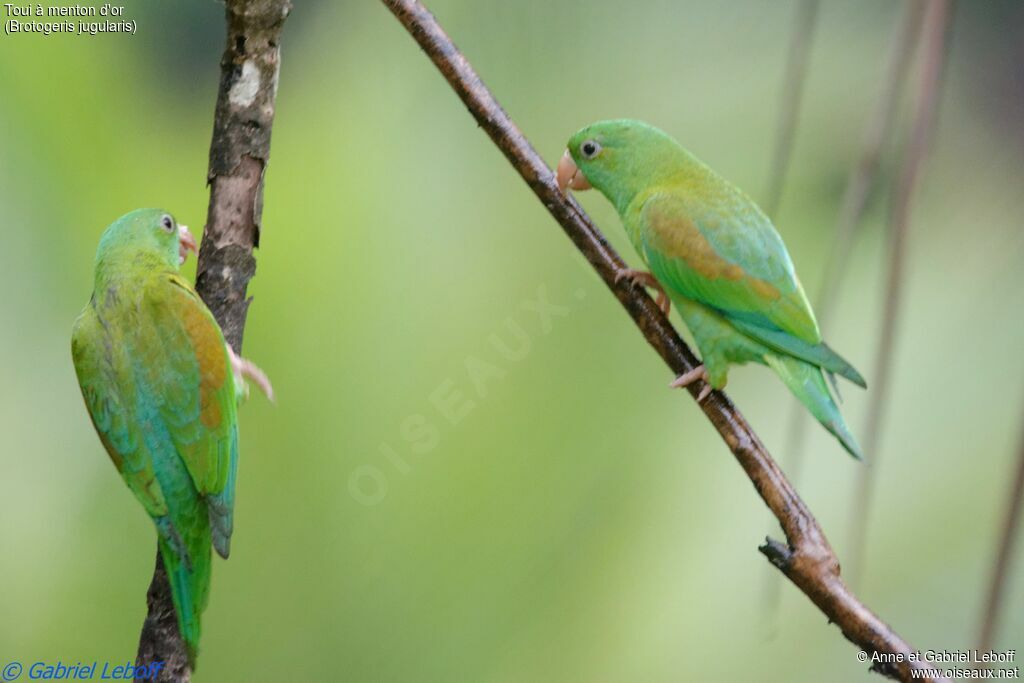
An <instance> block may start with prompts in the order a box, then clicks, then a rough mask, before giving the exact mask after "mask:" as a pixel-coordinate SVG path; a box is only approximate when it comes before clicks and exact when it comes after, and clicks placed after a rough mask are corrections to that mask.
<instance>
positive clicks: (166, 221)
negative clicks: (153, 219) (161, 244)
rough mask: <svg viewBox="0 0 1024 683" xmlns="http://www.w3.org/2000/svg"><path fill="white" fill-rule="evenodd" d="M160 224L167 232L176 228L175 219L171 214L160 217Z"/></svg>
mask: <svg viewBox="0 0 1024 683" xmlns="http://www.w3.org/2000/svg"><path fill="white" fill-rule="evenodd" d="M160 226H161V227H162V228H163V229H164V230H166V231H167V232H171V231H173V230H174V219H173V218H171V217H170V216H167V215H164V217H163V218H161V219H160Z"/></svg>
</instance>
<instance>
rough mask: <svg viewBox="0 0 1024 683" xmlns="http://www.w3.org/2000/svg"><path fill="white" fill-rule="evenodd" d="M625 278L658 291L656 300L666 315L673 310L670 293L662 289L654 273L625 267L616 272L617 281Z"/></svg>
mask: <svg viewBox="0 0 1024 683" xmlns="http://www.w3.org/2000/svg"><path fill="white" fill-rule="evenodd" d="M625 278H628V279H629V281H630V282H632V283H633V284H634V285H640V286H642V287H650V288H651V289H653V290H654V291H655V292H657V293H658V294H657V296H656V297H655V299H654V301H655V303H656V304H658V308H660V309H661V312H662V313H664V314H665V317H666V318H667V317H668V312H669V311H670V310H672V303H671V302H670V301H669V300H668V295H666V294H665V290H664V289H662V287H661V283H660V282H658V281H657V280H655V279H654V276H653V275H651V274H650V273H649V272H647V271H646V270H635V269H633V268H623V269H622V270H620V271H619V272H617V273H615V282H616V283H617V282H619V281H620V280H623V279H625Z"/></svg>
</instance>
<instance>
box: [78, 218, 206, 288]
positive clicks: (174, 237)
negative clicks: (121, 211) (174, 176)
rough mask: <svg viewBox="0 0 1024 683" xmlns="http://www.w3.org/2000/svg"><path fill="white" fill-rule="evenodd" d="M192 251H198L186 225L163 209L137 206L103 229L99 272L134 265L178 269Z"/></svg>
mask: <svg viewBox="0 0 1024 683" xmlns="http://www.w3.org/2000/svg"><path fill="white" fill-rule="evenodd" d="M190 251H191V252H193V253H195V251H196V240H195V238H194V237H192V233H190V232H189V231H188V227H187V226H184V225H178V223H177V221H175V220H174V217H173V216H171V214H169V213H167V212H166V211H163V210H162V209H136V210H135V211H132V212H131V213H126V214H125V215H123V216H121V217H120V218H118V219H117V220H116V221H114V222H113V223H111V224H110V226H108V227H107V229H106V230H104V231H103V236H102V237H100V246H99V248H97V250H96V273H97V275H100V274H101V272H109V271H113V270H119V269H122V268H132V267H142V268H163V267H170V268H172V269H174V270H177V269H178V267H179V266H180V265H181V264H182V263H184V262H185V258H186V256H187V255H188V252H190Z"/></svg>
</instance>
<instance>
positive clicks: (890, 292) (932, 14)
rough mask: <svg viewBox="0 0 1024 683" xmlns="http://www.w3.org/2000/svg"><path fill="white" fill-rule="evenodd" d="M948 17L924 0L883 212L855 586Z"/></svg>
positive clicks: (937, 1)
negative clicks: (885, 248) (913, 84)
mask: <svg viewBox="0 0 1024 683" xmlns="http://www.w3.org/2000/svg"><path fill="white" fill-rule="evenodd" d="M951 17H952V2H951V0H930V1H929V2H927V3H926V9H925V14H924V25H923V28H922V32H923V40H924V43H923V54H922V61H921V70H920V74H919V80H918V94H917V102H916V104H915V110H914V116H913V120H912V122H911V127H910V137H909V140H908V142H907V145H906V148H905V149H904V152H903V162H902V165H901V167H900V171H899V175H898V176H897V178H896V183H895V186H894V189H893V200H892V208H891V211H890V214H889V265H888V268H887V272H886V286H885V290H884V291H885V297H886V299H885V310H884V313H883V316H882V327H881V331H880V332H879V336H878V345H877V349H876V354H875V379H874V382H873V383H872V386H871V389H872V392H871V393H872V397H871V403H870V404H869V408H868V419H867V426H866V428H865V432H866V437H865V440H864V454H865V457H866V458H867V463H866V464H865V466H864V467H861V468H860V469H859V472H858V475H857V484H856V491H855V493H854V497H853V509H852V510H851V526H852V528H851V533H850V562H849V564H848V565H847V568H848V569H849V572H848V573H847V576H848V577H849V578H850V583H851V585H854V586H856V585H858V583H859V579H860V576H861V573H862V569H863V565H864V554H865V544H866V538H867V525H868V520H869V519H870V514H871V506H872V495H873V491H874V481H875V473H876V472H877V471H878V467H879V463H880V461H881V458H880V457H879V456H880V455H881V454H880V451H879V443H880V441H881V434H882V418H883V416H884V415H885V411H886V409H887V408H888V404H889V384H890V378H891V375H892V372H893V364H892V361H893V351H894V349H895V345H896V322H897V320H898V318H899V314H900V304H901V301H902V298H903V284H904V282H903V279H904V278H903V273H904V270H905V267H906V252H907V226H908V224H909V223H910V207H911V202H912V200H913V197H914V190H915V188H916V186H917V181H918V178H919V176H920V171H921V167H922V165H923V163H924V160H925V158H926V157H927V155H928V149H929V146H930V143H931V137H932V130H933V128H934V126H935V118H936V114H937V112H938V100H939V90H940V86H941V84H942V73H943V67H944V65H945V62H946V55H947V52H948V49H947V47H948V36H949V26H950V19H951Z"/></svg>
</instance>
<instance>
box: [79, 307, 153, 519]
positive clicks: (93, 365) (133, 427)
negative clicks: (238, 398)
mask: <svg viewBox="0 0 1024 683" xmlns="http://www.w3.org/2000/svg"><path fill="white" fill-rule="evenodd" d="M125 353H126V351H125V347H124V345H123V344H119V343H117V342H116V341H115V340H113V339H111V338H110V335H109V332H108V330H107V328H106V327H105V326H104V325H103V324H102V322H101V321H100V320H99V318H98V317H97V315H96V311H95V310H94V309H93V307H92V305H91V304H90V305H89V306H88V307H86V309H85V311H84V312H83V313H82V315H81V316H79V318H78V320H76V321H75V327H74V330H73V331H72V333H71V358H72V360H73V361H74V364H75V374H77V375H78V384H79V386H81V388H82V397H83V398H84V399H85V405H86V408H88V410H89V417H90V418H92V423H93V425H94V426H95V427H96V433H97V434H99V436H100V441H102V442H103V447H104V448H106V450H107V453H108V454H109V455H110V459H111V460H113V461H114V465H115V466H116V467H117V470H118V471H119V472H120V473H121V476H122V477H123V478H124V481H125V483H126V484H128V488H130V489H131V490H132V493H134V494H135V497H136V498H138V499H139V501H140V502H141V503H142V505H143V507H145V508H146V512H148V513H149V514H150V516H152V517H154V518H159V517H165V516H166V515H167V514H168V510H167V501H166V500H165V499H164V494H163V491H162V490H161V489H160V483H159V482H158V481H157V479H156V473H155V472H154V471H153V461H152V458H151V457H150V454H149V452H148V451H147V450H146V445H145V441H144V439H143V436H142V434H140V433H139V427H138V424H137V422H136V421H135V420H134V419H133V418H132V415H131V409H130V406H132V405H134V403H135V396H134V395H125V393H124V392H127V391H129V390H130V389H129V386H130V384H128V383H125V382H122V381H120V378H119V377H118V368H125V367H127V364H125V363H123V362H122V361H123V359H124V358H123V354H125Z"/></svg>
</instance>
